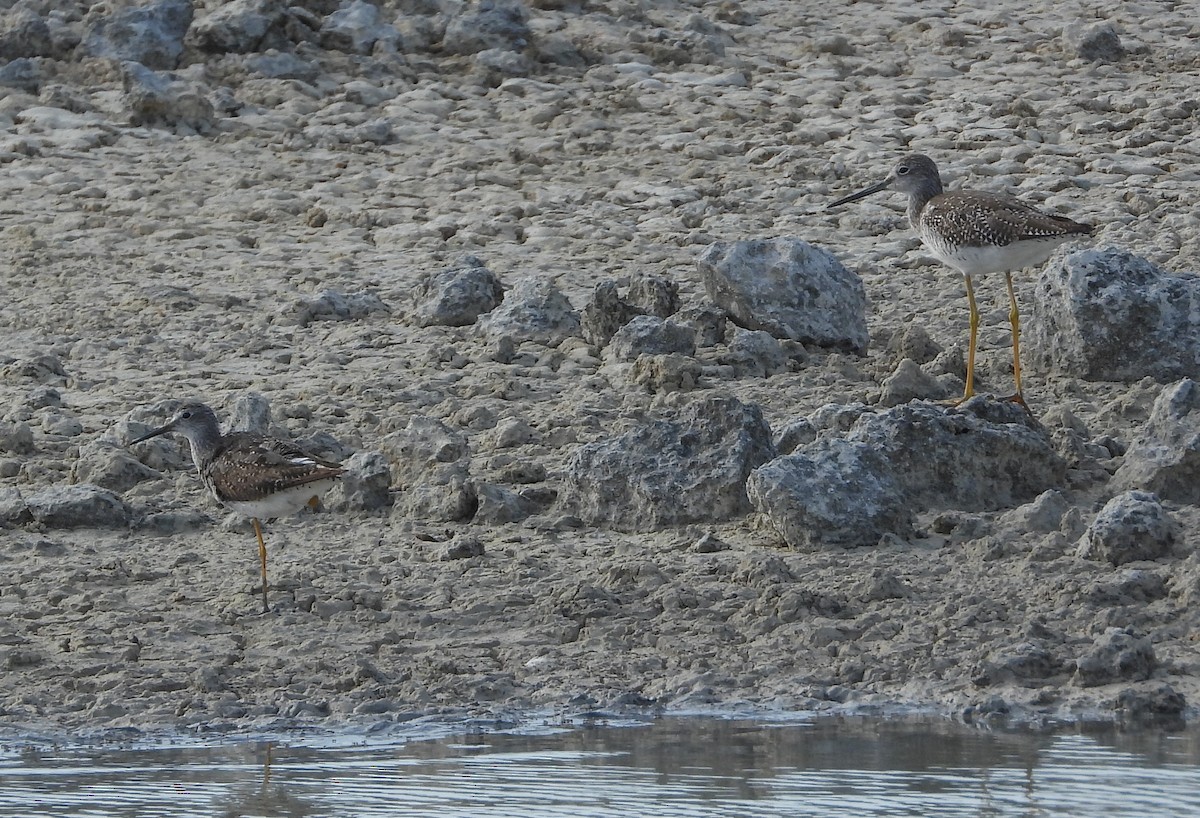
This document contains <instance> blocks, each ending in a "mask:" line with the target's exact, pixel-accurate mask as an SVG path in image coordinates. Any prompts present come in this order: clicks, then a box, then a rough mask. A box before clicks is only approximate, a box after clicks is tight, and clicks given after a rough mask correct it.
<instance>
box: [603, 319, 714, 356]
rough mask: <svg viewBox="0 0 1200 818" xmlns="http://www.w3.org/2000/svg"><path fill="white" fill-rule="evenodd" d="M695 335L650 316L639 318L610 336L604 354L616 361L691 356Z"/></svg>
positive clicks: (683, 328)
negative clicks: (651, 357) (647, 357)
mask: <svg viewBox="0 0 1200 818" xmlns="http://www.w3.org/2000/svg"><path fill="white" fill-rule="evenodd" d="M695 351H696V334H695V333H694V332H693V331H692V329H691V327H686V326H683V325H681V324H676V323H675V322H674V321H667V320H664V319H662V318H658V317H656V316H653V315H639V316H636V317H635V318H634V319H633V320H631V321H630V322H629V323H628V324H626V325H625V326H623V327H621V328H620V329H619V330H617V332H616V333H615V334H614V335H613V337H612V340H611V341H610V342H609V345H608V348H607V350H606V353H607V354H608V355H609V356H610V357H612V358H614V359H616V360H618V361H634V360H637V357H638V356H639V355H671V354H677V355H692V354H693V353H695Z"/></svg>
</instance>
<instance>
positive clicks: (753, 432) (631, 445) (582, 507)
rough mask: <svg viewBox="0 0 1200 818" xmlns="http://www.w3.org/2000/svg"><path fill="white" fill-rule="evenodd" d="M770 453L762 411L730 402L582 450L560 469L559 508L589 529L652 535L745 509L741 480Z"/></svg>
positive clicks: (694, 405)
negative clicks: (665, 528)
mask: <svg viewBox="0 0 1200 818" xmlns="http://www.w3.org/2000/svg"><path fill="white" fill-rule="evenodd" d="M774 454H775V448H774V446H773V445H772V443H771V430H770V427H769V426H768V425H767V423H766V421H765V420H764V419H763V416H762V411H761V410H760V409H759V408H758V407H757V406H756V405H753V404H743V403H741V402H739V401H737V400H735V399H733V398H730V397H710V398H706V399H703V400H696V401H692V402H690V403H687V404H686V405H684V406H683V407H682V408H681V409H680V410H678V411H677V412H675V413H674V414H673V415H672V416H670V417H666V418H663V419H659V420H652V421H650V422H648V423H645V424H643V425H641V426H639V427H637V428H635V429H633V430H631V431H629V432H626V433H624V434H621V435H616V436H614V437H609V438H606V439H603V440H599V441H596V442H594V443H589V444H587V445H585V446H583V447H581V448H580V449H578V450H577V451H576V452H575V454H574V455H572V457H571V458H570V460H569V461H568V463H567V466H566V469H565V474H564V475H563V482H562V488H561V494H560V502H561V505H562V507H563V508H564V509H565V510H567V511H568V512H571V513H574V514H577V515H578V516H579V517H580V518H581V519H582V520H583V521H584V522H585V523H587V524H589V525H603V526H611V527H612V528H615V529H618V530H621V531H653V530H656V529H660V528H664V527H666V526H673V525H682V524H684V523H691V522H706V521H717V520H727V519H730V518H733V517H736V516H739V515H741V514H744V513H746V512H747V511H749V510H750V502H749V499H748V498H747V497H746V489H745V483H746V477H747V476H748V475H749V474H750V471H751V470H752V469H754V468H755V467H756V466H758V465H760V464H762V463H764V462H766V461H767V460H769V459H770V458H771V457H773V456H774Z"/></svg>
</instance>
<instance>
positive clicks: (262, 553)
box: [250, 517, 271, 613]
mask: <svg viewBox="0 0 1200 818" xmlns="http://www.w3.org/2000/svg"><path fill="white" fill-rule="evenodd" d="M250 522H252V523H254V534H255V536H256V537H258V564H259V567H260V568H261V569H262V598H263V613H268V612H269V611H270V610H271V608H270V606H269V605H267V544H266V543H265V542H263V535H262V526H261V525H259V522H258V518H257V517H251V518H250Z"/></svg>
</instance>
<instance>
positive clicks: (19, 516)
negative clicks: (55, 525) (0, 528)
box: [0, 486, 33, 525]
mask: <svg viewBox="0 0 1200 818" xmlns="http://www.w3.org/2000/svg"><path fill="white" fill-rule="evenodd" d="M32 519H33V512H31V511H30V510H29V504H28V503H26V502H25V498H24V497H22V496H21V492H20V491H18V490H17V489H14V488H9V487H8V486H0V525H22V524H23V523H27V522H29V521H31V520H32Z"/></svg>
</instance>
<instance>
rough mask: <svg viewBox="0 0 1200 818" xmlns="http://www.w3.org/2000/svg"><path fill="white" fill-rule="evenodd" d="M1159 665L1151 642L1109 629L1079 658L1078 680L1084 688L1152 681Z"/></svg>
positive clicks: (1076, 662)
mask: <svg viewBox="0 0 1200 818" xmlns="http://www.w3.org/2000/svg"><path fill="white" fill-rule="evenodd" d="M1157 666H1158V659H1157V658H1156V657H1155V655H1154V648H1153V646H1151V644H1150V640H1149V639H1146V638H1144V637H1137V636H1134V635H1133V634H1132V633H1130V632H1129V631H1127V630H1123V629H1121V628H1109V629H1108V630H1107V631H1105V632H1104V634H1103V635H1101V636H1100V637H1099V638H1097V639H1096V641H1095V643H1094V644H1093V645H1092V646H1091V647H1090V648H1089V649H1088V650H1087V651H1086V652H1085V653H1084V654H1083V655H1082V656H1080V657H1079V658H1078V659H1076V660H1075V678H1074V679H1073V681H1074V682H1075V684H1077V685H1079V686H1080V687H1096V686H1097V685H1103V684H1109V683H1110V682H1121V681H1132V682H1138V681H1142V680H1144V679H1148V678H1150V674H1151V673H1153V672H1154V669H1155V668H1156V667H1157Z"/></svg>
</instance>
